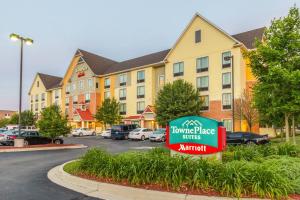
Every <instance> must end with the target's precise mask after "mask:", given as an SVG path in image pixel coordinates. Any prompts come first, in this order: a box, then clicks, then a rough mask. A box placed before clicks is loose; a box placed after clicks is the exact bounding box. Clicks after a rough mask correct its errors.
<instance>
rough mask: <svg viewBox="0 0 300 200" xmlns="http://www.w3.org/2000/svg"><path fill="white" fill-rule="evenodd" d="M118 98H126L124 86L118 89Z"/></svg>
mask: <svg viewBox="0 0 300 200" xmlns="http://www.w3.org/2000/svg"><path fill="white" fill-rule="evenodd" d="M119 99H120V100H126V88H123V89H120V90H119Z"/></svg>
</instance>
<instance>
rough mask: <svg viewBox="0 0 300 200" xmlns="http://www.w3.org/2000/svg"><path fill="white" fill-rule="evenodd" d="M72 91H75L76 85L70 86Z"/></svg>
mask: <svg viewBox="0 0 300 200" xmlns="http://www.w3.org/2000/svg"><path fill="white" fill-rule="evenodd" d="M72 89H73V91H75V90H76V83H73V85H72Z"/></svg>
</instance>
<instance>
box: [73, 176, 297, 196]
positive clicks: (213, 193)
mask: <svg viewBox="0 0 300 200" xmlns="http://www.w3.org/2000/svg"><path fill="white" fill-rule="evenodd" d="M73 175H75V176H78V177H81V178H84V179H89V180H94V181H97V182H103V183H110V184H116V185H122V186H127V187H134V188H140V189H146V190H157V191H161V192H175V193H179V194H189V195H204V196H217V197H218V196H219V197H228V196H224V195H222V194H221V193H220V192H217V191H215V190H213V189H211V190H199V189H190V188H188V187H186V186H182V187H181V188H180V189H178V190H174V189H172V188H170V187H166V186H163V185H160V184H146V185H131V184H130V183H129V182H128V181H127V180H122V181H119V182H117V181H114V180H112V179H109V178H101V177H97V176H94V175H89V174H85V173H77V174H73ZM242 197H243V198H260V197H259V196H257V195H243V196H242ZM289 198H290V199H295V200H300V195H299V194H293V195H289Z"/></svg>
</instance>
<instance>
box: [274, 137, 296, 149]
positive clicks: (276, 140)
mask: <svg viewBox="0 0 300 200" xmlns="http://www.w3.org/2000/svg"><path fill="white" fill-rule="evenodd" d="M271 142H272V143H284V142H285V137H283V139H282V141H281V138H280V137H279V138H274V139H271ZM290 142H291V143H292V142H293V138H292V137H290ZM296 144H297V146H298V147H300V135H296Z"/></svg>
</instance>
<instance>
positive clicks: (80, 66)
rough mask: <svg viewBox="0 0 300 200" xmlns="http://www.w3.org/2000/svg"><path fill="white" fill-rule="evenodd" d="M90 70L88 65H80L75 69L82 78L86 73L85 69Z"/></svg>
mask: <svg viewBox="0 0 300 200" xmlns="http://www.w3.org/2000/svg"><path fill="white" fill-rule="evenodd" d="M87 70H88V67H87V66H86V65H78V66H77V67H76V69H75V72H76V73H77V77H78V78H80V77H82V76H84V75H85V73H84V72H85V71H87Z"/></svg>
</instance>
